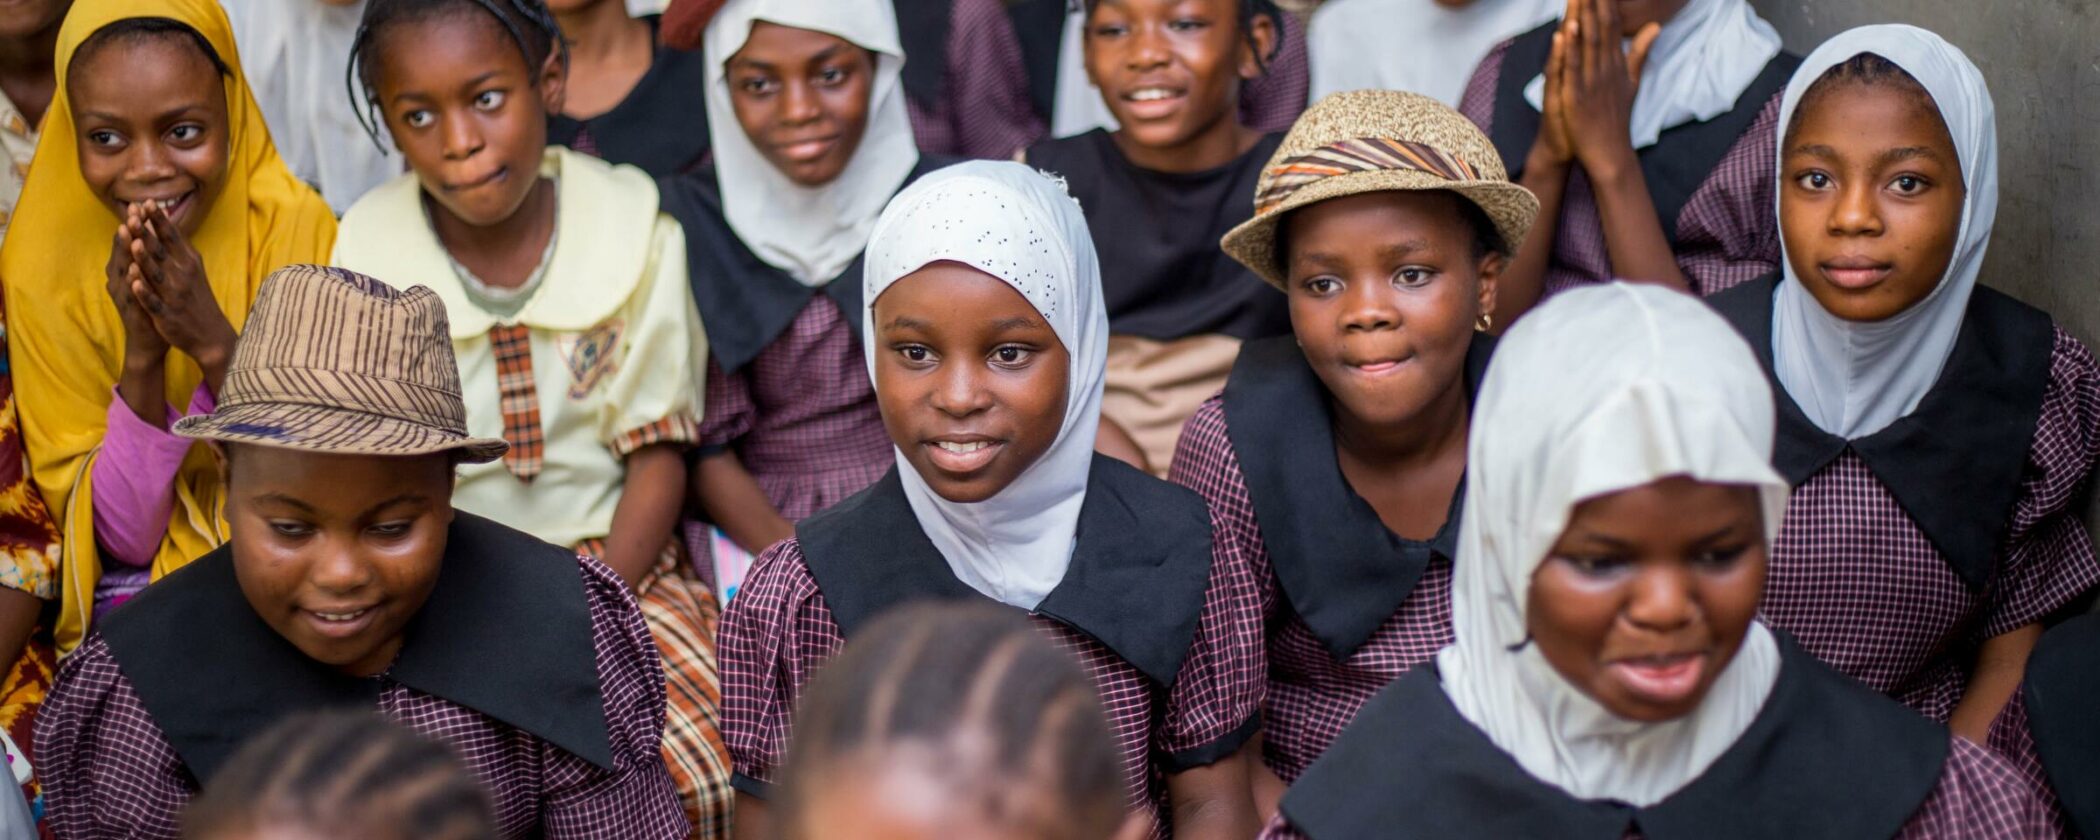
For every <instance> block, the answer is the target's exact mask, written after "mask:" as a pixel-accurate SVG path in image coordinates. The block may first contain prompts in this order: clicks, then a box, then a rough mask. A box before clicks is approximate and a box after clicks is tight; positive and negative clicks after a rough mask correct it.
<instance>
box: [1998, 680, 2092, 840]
mask: <svg viewBox="0 0 2100 840" xmlns="http://www.w3.org/2000/svg"><path fill="white" fill-rule="evenodd" d="M2028 720H2029V718H2028V716H2027V691H2026V684H2024V683H2022V684H2021V687H2020V689H2019V690H2016V691H2014V692H2013V695H2012V699H2011V700H2007V701H2005V708H2004V709H2001V710H1999V712H1998V717H1997V719H1995V720H1992V721H1991V731H1990V735H1989V736H1988V737H1986V738H1985V739H1984V746H1986V747H1989V748H1990V750H1991V752H1992V753H1994V754H1996V755H1997V756H1998V757H1999V758H2003V759H2005V761H2006V763H2008V764H2010V765H2012V768H2013V769H2014V770H2016V771H2018V772H2019V774H2020V778H2022V779H2025V780H2027V784H2028V785H2030V786H2032V787H2033V788H2034V791H2035V793H2036V794H2037V795H2039V796H2040V797H2041V798H2042V804H2043V805H2044V806H2045V807H2046V808H2047V809H2048V811H2049V819H2050V824H2051V826H2052V828H2053V829H2054V830H2055V832H2056V833H2055V834H2053V835H2051V836H2056V837H2075V836H2077V835H2075V834H2073V833H2072V831H2071V817H2070V815H2069V814H2066V813H2064V810H2063V801H2062V800H2060V799H2058V798H2057V796H2056V788H2055V787H2054V786H2053V785H2052V784H2051V783H2050V781H2049V769H2048V768H2046V767H2043V766H2042V757H2041V755H2040V754H2039V753H2037V752H2035V744H2034V730H2033V729H2031V728H2029V723H2028Z"/></svg>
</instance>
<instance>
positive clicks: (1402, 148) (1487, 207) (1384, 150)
mask: <svg viewBox="0 0 2100 840" xmlns="http://www.w3.org/2000/svg"><path fill="white" fill-rule="evenodd" d="M1388 190H1400V191H1407V190H1450V191H1451V192H1455V193H1458V194H1459V195H1460V196H1463V197H1464V198H1465V199H1466V200H1468V201H1471V202H1473V203H1474V204H1477V205H1479V206H1480V209H1481V210H1483V211H1485V212H1486V213H1487V216H1488V218H1489V219H1490V220H1492V221H1494V223H1495V230H1496V232H1497V233H1499V234H1500V235H1501V237H1502V241H1503V242H1504V243H1505V244H1506V245H1507V246H1508V247H1509V248H1510V249H1511V250H1512V252H1514V251H1515V249H1516V248H1517V247H1519V246H1521V245H1522V244H1523V243H1524V234H1525V233H1526V232H1528V231H1530V230H1531V222H1532V219H1533V218H1535V217H1537V216H1538V214H1539V201H1538V199H1537V198H1536V197H1534V196H1532V194H1531V191H1530V190H1527V189H1524V188H1523V187H1520V186H1517V185H1516V184H1513V183H1510V181H1509V176H1508V175H1507V174H1505V172H1504V170H1503V168H1502V156H1501V155H1499V154H1496V153H1495V144H1494V143H1492V142H1490V141H1489V140H1488V138H1487V135H1485V134H1482V133H1481V132H1480V129H1479V128H1478V127H1476V126H1474V125H1473V121H1472V120H1468V119H1466V118H1465V117H1464V116H1462V115H1460V114H1459V113H1458V112H1457V111H1454V110H1451V108H1450V107H1449V106H1447V105H1445V104H1444V103H1442V102H1438V101H1436V100H1434V99H1431V98H1429V97H1427V96H1422V95H1420V94H1414V93H1405V92H1402V91H1396V90H1356V91H1348V92H1344V93H1337V94H1333V95H1331V96H1328V97H1327V98H1325V99H1321V100H1320V101H1319V102H1316V103H1313V106H1312V107H1311V108H1308V109H1306V111H1305V113H1304V114H1303V115H1302V116H1300V117H1298V122H1297V123H1295V124H1293V125H1292V126H1291V132H1290V133H1289V134H1287V135H1284V138H1283V145H1281V146H1278V147H1277V149H1276V154H1275V155H1274V156H1273V157H1270V158H1269V164H1268V166H1265V167H1263V168H1262V171H1261V177H1260V178H1259V179H1257V180H1256V181H1255V185H1254V191H1255V193H1254V218H1251V219H1248V220H1247V221H1245V222H1242V223H1241V224H1240V226H1239V227H1235V228H1233V229H1232V230H1231V231H1228V232H1227V233H1226V234H1225V237H1224V239H1223V240H1222V241H1221V242H1219V245H1220V246H1222V247H1223V248H1224V249H1225V253H1226V254H1229V255H1231V256H1232V258H1233V259H1235V260H1239V261H1240V264H1242V265H1245V266H1246V267H1247V268H1248V269H1250V270H1252V271H1253V272H1254V273H1255V274H1257V275H1259V276H1260V277H1261V278H1262V279H1263V280H1267V281H1269V284H1270V285H1272V286H1276V287H1277V288H1282V287H1283V284H1284V276H1283V271H1284V266H1283V260H1284V255H1283V254H1281V253H1278V252H1277V249H1276V227H1277V225H1279V224H1281V223H1282V222H1283V217H1284V216H1286V215H1289V214H1290V212H1291V211H1292V210H1296V209H1298V208H1300V207H1304V206H1306V205H1308V204H1314V203H1318V202H1321V201H1326V200H1328V199H1331V198H1341V197H1343V196H1349V195H1356V194H1358V193H1367V192H1383V191H1388Z"/></svg>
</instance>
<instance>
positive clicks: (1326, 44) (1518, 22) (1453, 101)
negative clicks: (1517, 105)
mask: <svg viewBox="0 0 2100 840" xmlns="http://www.w3.org/2000/svg"><path fill="white" fill-rule="evenodd" d="M1567 8H1568V4H1567V0H1477V2H1473V3H1468V4H1466V5H1464V6H1459V7H1457V8H1453V7H1450V6H1446V5H1443V4H1442V3H1438V2H1435V0H1328V2H1326V3H1325V4H1322V5H1321V6H1320V8H1319V10H1318V11H1315V12H1313V16H1312V22H1311V23H1309V24H1307V25H1306V30H1305V38H1306V52H1307V54H1309V55H1311V56H1312V101H1314V102H1318V101H1320V99H1321V98H1322V97H1325V96H1326V95H1328V94H1330V93H1339V92H1341V91H1345V90H1365V89H1372V90H1405V91H1412V92H1414V93H1419V94H1422V95H1424V96H1432V97H1435V98H1436V99H1437V101H1439V102H1442V103H1444V104H1446V105H1449V106H1451V107H1453V108H1456V107H1458V100H1459V98H1460V97H1462V96H1464V95H1465V92H1466V79H1467V77H1468V76H1469V75H1470V74H1471V73H1472V71H1473V68H1474V67H1477V66H1479V64H1480V60H1481V59H1483V58H1486V57H1487V54H1488V51H1489V50H1492V49H1494V48H1495V45H1496V44H1499V43H1502V41H1503V40H1505V39H1507V38H1510V37H1512V36H1515V35H1520V34H1523V33H1524V32H1526V31H1529V30H1530V29H1532V28H1534V27H1536V26H1538V25H1539V24H1542V23H1545V22H1546V21H1549V20H1555V19H1558V18H1559V17H1560V16H1561V13H1562V12H1565V11H1567ZM1396 43H1404V44H1406V45H1407V48H1406V49H1394V48H1393V45H1394V44H1396Z"/></svg>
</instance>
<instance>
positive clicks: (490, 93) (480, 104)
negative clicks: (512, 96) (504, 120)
mask: <svg viewBox="0 0 2100 840" xmlns="http://www.w3.org/2000/svg"><path fill="white" fill-rule="evenodd" d="M474 107H476V108H480V109H481V110H484V111H494V110H496V109H497V108H501V107H503V91H500V90H485V91H482V92H481V93H480V94H477V95H476V96H475V97H474Z"/></svg>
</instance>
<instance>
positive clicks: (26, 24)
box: [0, 0, 73, 39]
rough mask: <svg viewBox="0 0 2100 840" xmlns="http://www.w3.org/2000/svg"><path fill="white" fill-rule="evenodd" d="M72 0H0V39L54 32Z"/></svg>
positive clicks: (70, 5) (71, 6)
mask: <svg viewBox="0 0 2100 840" xmlns="http://www.w3.org/2000/svg"><path fill="white" fill-rule="evenodd" d="M71 8H73V0H13V2H0V39H16V38H28V37H31V36H34V35H38V34H41V33H43V32H47V31H49V32H52V33H54V34H55V33H56V32H57V29H58V24H59V22H60V21H63V20H65V18H66V10H68V9H71Z"/></svg>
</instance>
